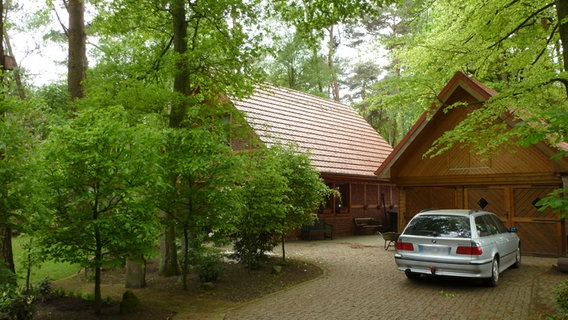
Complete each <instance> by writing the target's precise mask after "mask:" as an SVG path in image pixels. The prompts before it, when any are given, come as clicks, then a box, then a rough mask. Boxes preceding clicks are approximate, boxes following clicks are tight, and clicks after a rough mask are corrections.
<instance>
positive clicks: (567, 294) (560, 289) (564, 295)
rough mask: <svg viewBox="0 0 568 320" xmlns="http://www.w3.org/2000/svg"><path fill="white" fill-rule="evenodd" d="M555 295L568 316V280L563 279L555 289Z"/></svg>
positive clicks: (561, 310) (559, 305)
mask: <svg viewBox="0 0 568 320" xmlns="http://www.w3.org/2000/svg"><path fill="white" fill-rule="evenodd" d="M554 297H555V299H556V303H557V304H558V307H559V309H560V312H561V313H562V314H563V315H564V316H568V280H565V281H563V282H562V283H561V284H560V285H558V286H557V287H556V288H555V290H554Z"/></svg>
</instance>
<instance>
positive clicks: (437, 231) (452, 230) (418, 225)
mask: <svg viewBox="0 0 568 320" xmlns="http://www.w3.org/2000/svg"><path fill="white" fill-rule="evenodd" d="M404 233H405V234H409V235H417V236H432V237H451V238H469V237H471V228H470V226H469V218H468V217H462V216H450V215H424V216H419V217H415V218H414V219H412V221H410V223H409V224H408V227H407V228H406V230H405V231H404Z"/></svg>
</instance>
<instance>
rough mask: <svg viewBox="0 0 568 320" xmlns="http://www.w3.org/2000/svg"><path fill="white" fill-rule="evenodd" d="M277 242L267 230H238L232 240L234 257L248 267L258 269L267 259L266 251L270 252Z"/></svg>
mask: <svg viewBox="0 0 568 320" xmlns="http://www.w3.org/2000/svg"><path fill="white" fill-rule="evenodd" d="M276 244H277V242H276V240H275V239H274V236H273V234H272V233H269V232H259V233H254V232H247V231H242V232H240V233H239V234H238V235H237V237H236V239H235V240H234V248H235V254H234V256H235V258H236V259H237V260H238V261H239V262H242V263H245V264H246V265H247V267H248V268H249V269H258V268H259V267H260V265H261V264H262V263H263V262H265V261H267V260H268V256H267V254H266V253H267V252H271V251H272V249H274V247H275V246H276Z"/></svg>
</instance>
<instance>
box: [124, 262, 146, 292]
mask: <svg viewBox="0 0 568 320" xmlns="http://www.w3.org/2000/svg"><path fill="white" fill-rule="evenodd" d="M125 287H126V288H133V289H139V288H145V287H146V259H144V256H142V255H140V256H137V257H131V258H130V259H128V260H126V284H125Z"/></svg>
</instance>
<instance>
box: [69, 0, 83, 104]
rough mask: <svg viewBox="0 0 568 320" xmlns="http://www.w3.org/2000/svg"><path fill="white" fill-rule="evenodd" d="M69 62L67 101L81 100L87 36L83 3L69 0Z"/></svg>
mask: <svg viewBox="0 0 568 320" xmlns="http://www.w3.org/2000/svg"><path fill="white" fill-rule="evenodd" d="M67 10H68V12H69V33H68V41H69V52H68V54H69V62H68V66H67V85H68V91H69V99H70V100H71V101H74V100H75V99H79V98H83V97H84V95H85V89H84V86H83V81H85V79H86V78H87V45H86V42H87V35H86V33H85V1H84V0H69V3H68V9H67Z"/></svg>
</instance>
